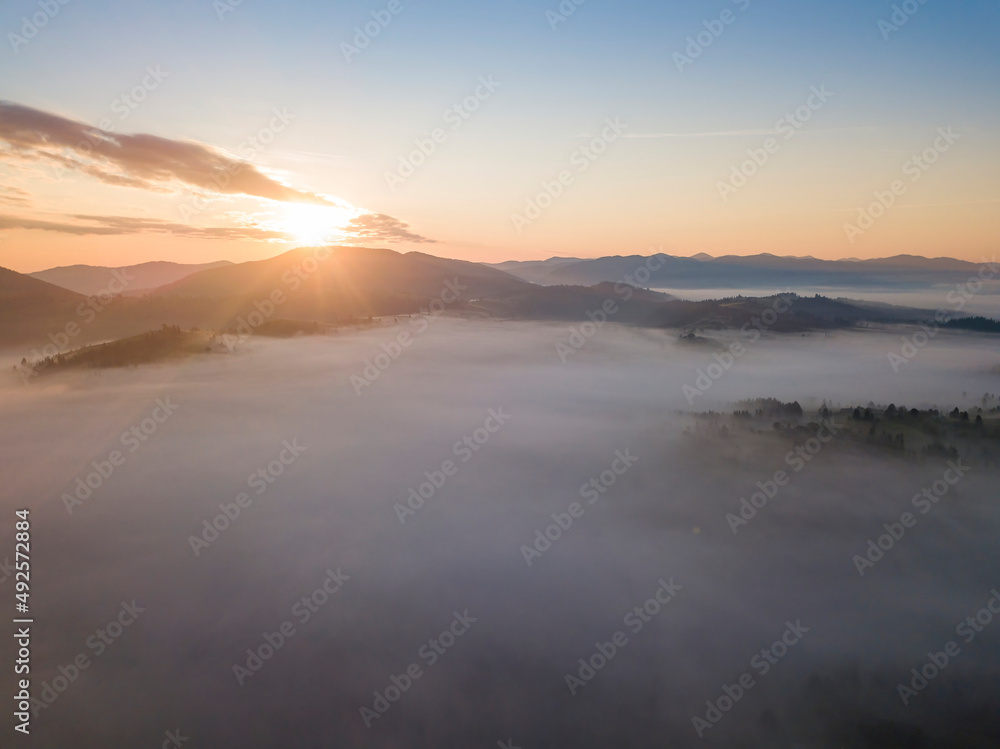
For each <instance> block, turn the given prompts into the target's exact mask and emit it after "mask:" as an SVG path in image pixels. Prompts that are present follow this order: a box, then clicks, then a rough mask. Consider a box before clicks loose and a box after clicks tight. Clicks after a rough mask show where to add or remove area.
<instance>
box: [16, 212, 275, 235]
mask: <svg viewBox="0 0 1000 749" xmlns="http://www.w3.org/2000/svg"><path fill="white" fill-rule="evenodd" d="M60 218H61V219H62V220H54V221H53V220H46V219H30V218H21V217H17V216H5V215H0V231H2V230H4V229H32V230H35V231H52V232H58V233H60V234H74V235H77V236H93V235H105V236H108V235H111V236H113V235H123V234H144V233H148V232H157V233H161V234H175V235H178V236H185V237H193V238H196V239H249V240H255V241H268V240H273V239H287V238H288V235H286V234H284V233H282V232H277V231H268V230H266V229H258V228H255V227H222V226H217V227H213V226H209V227H198V226H187V225H185V224H175V223H171V222H169V221H160V220H159V219H151V218H130V217H127V216H88V215H84V214H71V215H69V216H63V217H60ZM66 219H76V220H78V221H85V222H87V223H86V224H77V223H67V222H66Z"/></svg>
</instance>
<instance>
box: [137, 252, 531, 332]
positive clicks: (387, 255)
mask: <svg viewBox="0 0 1000 749" xmlns="http://www.w3.org/2000/svg"><path fill="white" fill-rule="evenodd" d="M327 254H328V256H326V255H327ZM317 257H320V258H324V257H325V259H318V260H317V259H316V258H317ZM450 283H456V284H457V287H458V288H459V290H460V293H461V297H462V298H463V299H473V298H478V297H484V296H489V297H498V296H499V297H502V296H505V295H507V294H511V293H515V292H517V291H520V290H522V289H524V288H525V287H527V286H528V285H529V284H528V283H527V282H525V281H523V280H521V279H519V278H515V277H514V276H512V275H510V274H508V273H504V272H503V271H500V270H497V269H494V268H490V267H487V266H485V265H482V264H480V263H470V262H467V261H464V260H450V259H446V258H439V257H435V256H433V255H427V254H425V253H422V252H408V253H406V254H400V253H398V252H394V251H392V250H384V249H371V248H366V247H330V248H324V249H322V250H317V249H315V248H299V249H295V250H291V251H289V252H286V253H284V254H282V255H278V256H277V257H273V258H269V259H267V260H259V261H254V262H249V263H240V264H239V265H231V266H227V267H224V268H214V269H211V270H206V271H201V272H200V273H195V274H193V275H191V276H188V277H186V278H183V279H181V280H180V281H177V282H175V283H172V284H168V285H167V286H163V287H161V288H159V289H156V290H155V291H154V292H153V295H154V296H157V297H162V298H188V299H202V300H205V299H211V300H216V301H219V300H225V301H226V303H227V308H228V309H230V310H237V311H239V310H244V311H246V312H249V311H250V310H251V309H253V305H254V303H255V302H257V301H260V300H264V299H268V298H270V297H271V295H272V294H274V293H276V292H277V293H278V294H279V295H283V296H284V297H286V298H287V301H285V302H283V303H282V304H281V314H282V316H292V317H296V318H301V317H304V318H307V319H336V318H342V317H350V316H369V315H394V314H407V313H412V312H417V311H418V310H419V309H420V308H421V307H426V306H427V305H428V304H429V303H430V302H431V300H433V299H435V298H441V297H442V294H444V297H443V298H444V301H445V302H447V303H448V304H452V303H453V301H449V300H450V299H451V298H452V297H453V296H455V294H454V293H453V292H450V291H448V289H449V286H448V284H450Z"/></svg>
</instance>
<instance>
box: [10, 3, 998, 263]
mask: <svg viewBox="0 0 1000 749" xmlns="http://www.w3.org/2000/svg"><path fill="white" fill-rule="evenodd" d="M578 1H579V0H578ZM64 2H65V4H60V0H43V1H42V2H38V0H6V1H5V2H4V3H3V4H2V5H0V32H2V34H3V38H2V39H0V44H2V49H0V100H2V101H3V103H2V104H0V265H3V266H5V267H9V268H13V269H14V270H18V271H22V272H30V271H36V270H40V269H43V268H48V267H52V266H57V265H69V264H74V263H88V264H99V265H125V264H132V263H139V262H145V261H148V260H173V261H178V262H208V261H214V260H233V261H242V260H250V259H259V258H263V257H268V256H272V255H275V254H278V253H279V252H281V251H283V250H284V249H287V248H288V247H290V246H294V245H295V244H303V243H309V244H315V243H318V242H332V243H361V244H370V245H378V246H387V247H391V248H393V249H397V250H401V251H407V250H414V249H416V250H421V251H425V252H429V253H432V254H435V255H442V256H447V257H458V258H465V259H470V260H481V261H488V262H496V261H501V260H511V259H543V258H546V257H550V256H552V255H573V256H579V257H596V256H600V255H614V254H636V253H646V252H647V251H648V250H649V249H650V248H656V249H659V248H662V249H663V251H665V252H668V253H670V254H675V255H694V254H697V253H702V252H704V253H708V254H711V255H724V254H754V253H758V252H772V253H775V254H781V255H813V256H816V257H823V258H842V257H859V258H869V257H884V256H888V255H895V254H901V253H911V254H918V255H928V256H942V255H947V256H953V257H960V258H965V259H969V260H978V259H980V258H981V257H982V256H984V255H991V254H993V253H995V252H996V239H997V236H998V230H1000V177H998V174H1000V170H998V167H1000V127H998V126H1000V85H998V84H1000V45H998V44H997V43H996V39H997V31H998V28H1000V6H998V5H997V3H996V2H990V1H987V0H980V1H972V0H968V1H955V0H948V1H947V2H946V1H945V0H927V2H925V3H923V4H921V3H920V2H919V1H918V0H908V2H905V3H901V4H900V5H898V6H895V9H894V4H893V3H891V2H888V1H885V0H877V1H876V2H861V1H860V0H845V1H838V2H828V3H825V4H810V5H809V6H808V7H804V6H803V5H802V4H801V3H798V2H791V1H786V0H770V2H763V1H762V0H735V2H734V1H732V0H713V1H710V2H709V1H706V2H687V3H662V2H660V3H653V2H638V1H630V0H625V1H623V0H615V2H611V1H610V0H586V1H585V2H582V3H581V4H580V5H579V6H577V5H575V4H574V3H573V2H571V0H566V1H565V2H563V4H562V5H561V6H560V4H559V2H558V0H550V1H548V2H544V1H541V0H539V1H535V2H527V1H524V0H508V2H504V3H498V2H489V3H487V2H478V1H475V0H473V1H469V0H464V1H463V2H458V1H454V2H453V1H450V0H437V1H431V0H391V2H390V1H389V0H369V1H367V2H343V3H341V2H338V3H305V2H296V1H295V0H292V1H290V2H283V3H273V2H272V3H267V2H264V0H243V1H242V2H240V3H239V4H238V5H236V4H232V3H231V2H230V0H216V2H214V3H213V2H212V0H183V1H179V2H178V1H171V2H166V1H159V2H136V1H135V0H128V2H126V1H125V0H121V1H119V2H109V1H106V0H64ZM824 6H825V7H824ZM907 10H909V11H911V12H912V13H911V15H907V13H906V11H907ZM568 11H569V12H568ZM894 13H895V19H894V18H893V17H894ZM32 18H34V19H35V20H34V21H32V20H31V19H32ZM379 19H381V23H380V21H379ZM41 20H44V24H38V23H37V21H41ZM901 20H905V23H899V22H900V21H901ZM880 22H881V24H880ZM366 24H368V28H369V31H371V30H376V29H377V31H378V33H377V35H376V36H374V38H371V39H370V40H368V39H367V38H366V37H359V36H358V32H357V30H356V27H358V28H361V29H362V31H363V30H364V27H365V25H366ZM39 26H40V28H39ZM699 34H701V36H700V38H699ZM689 37H691V39H690V40H689ZM705 42H708V43H707V44H704V43H705ZM692 45H693V46H692ZM126 97H127V98H126ZM786 115H791V117H792V118H793V119H794V120H795V122H794V123H790V122H789V120H788V119H785V118H786ZM803 120H807V121H803ZM608 122H611V123H618V124H617V125H614V126H613V127H612V126H610V125H609V124H608ZM436 129H437V130H438V132H437V134H436V135H437V142H435V140H434V132H433V131H435V130H436ZM942 133H945V134H947V135H942ZM595 138H596V139H597V142H596V144H595V141H594V139H595ZM250 139H254V140H255V141H256V142H254V141H251V140H250ZM769 139H772V140H770V141H769ZM416 141H422V142H423V143H424V149H425V150H430V148H431V146H433V152H432V153H430V155H428V156H426V158H420V156H418V157H417V158H415V159H412V162H421V163H417V164H416V165H414V166H413V168H412V174H411V173H410V169H409V168H408V167H409V165H405V164H404V165H403V166H401V163H402V162H403V161H404V160H410V154H411V153H413V152H414V151H415V149H416V148H417V145H416V144H415V142H416ZM591 147H593V148H594V151H587V152H584V151H581V150H580V149H583V148H588V149H589V148H591ZM748 149H749V151H750V152H751V153H748ZM596 151H602V153H596ZM768 151H770V152H768ZM925 152H927V155H926V156H921V154H924V153H925ZM588 154H590V155H589V156H588ZM754 154H755V155H756V157H757V161H758V163H757V164H755V163H753V162H752V161H748V160H750V159H751V158H752V155H754ZM421 156H422V155H421ZM914 156H918V157H920V159H921V161H920V162H919V163H918V162H914V161H912V159H913V157H914ZM925 158H926V159H928V160H929V161H933V163H927V162H925V161H924V159H925ZM740 169H742V170H743V171H744V172H745V173H750V176H748V177H746V176H745V174H743V175H741V174H739V172H738V171H737V172H736V176H735V177H734V170H740ZM741 177H745V179H741ZM560 178H562V179H561V184H560ZM546 183H547V184H548V185H549V188H548V189H549V190H550V191H551V192H558V193H559V194H558V195H557V196H556V197H555V198H553V199H552V200H551V201H549V200H548V199H547V197H543V198H541V202H542V203H549V202H550V203H551V205H547V206H546V207H544V209H542V210H540V211H539V212H538V213H535V212H534V211H533V210H529V209H528V208H527V207H526V201H528V200H529V199H535V198H536V197H537V196H538V195H539V194H540V193H543V191H544V190H545V187H544V185H545V184H546ZM894 183H896V190H895V194H893V184H894ZM727 184H728V187H727V186H726V185H727ZM730 188H731V189H730ZM875 193H880V194H882V196H883V202H891V204H892V205H891V207H889V208H888V209H886V210H884V211H881V210H879V209H878V208H877V207H876V208H875V209H874V211H873V212H874V213H879V214H882V213H884V215H880V216H878V217H876V218H873V219H872V220H871V221H863V222H862V223H859V221H860V220H861V219H859V213H858V211H859V209H861V208H864V207H867V206H869V205H870V204H872V202H873V201H875V200H876V197H875ZM890 195H891V199H890V198H889V197H887V196H890ZM519 217H520V218H519ZM845 224H850V225H853V226H855V227H856V228H860V229H861V231H853V232H852V231H850V230H849V229H847V228H845ZM852 240H853V241H852Z"/></svg>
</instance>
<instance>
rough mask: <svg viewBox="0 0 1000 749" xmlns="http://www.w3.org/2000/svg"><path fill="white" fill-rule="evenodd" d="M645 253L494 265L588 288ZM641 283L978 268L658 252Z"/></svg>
mask: <svg viewBox="0 0 1000 749" xmlns="http://www.w3.org/2000/svg"><path fill="white" fill-rule="evenodd" d="M649 257H653V256H644V255H628V256H621V255H615V256H610V257H601V258H594V259H580V258H565V257H554V258H550V259H548V260H543V261H526V262H519V261H508V262H504V263H496V264H494V265H493V267H494V268H498V269H500V270H503V271H505V272H507V273H510V274H511V275H514V276H517V277H518V278H522V279H524V280H525V281H530V282H532V283H536V284H542V285H545V286H555V285H559V284H575V285H584V286H592V285H594V284H596V283H601V282H602V281H619V280H621V279H623V278H625V277H626V276H627V275H632V276H634V274H635V273H636V271H637V270H638V269H639V268H641V267H644V265H645V264H646V261H647V259H648V258H649ZM660 259H661V261H662V265H660V266H659V267H657V268H656V270H654V271H651V272H650V275H649V278H648V280H647V281H645V282H644V283H642V284H641V285H643V286H649V287H652V288H661V289H755V288H772V289H773V288H777V287H788V288H792V289H793V290H794V288H795V287H796V286H798V287H829V288H846V287H855V288H884V289H893V290H897V291H898V290H904V289H921V288H929V287H932V286H936V285H939V284H950V283H958V282H963V281H966V280H968V279H969V277H970V276H972V275H974V274H975V273H976V272H977V271H978V270H979V268H980V265H978V264H976V263H969V262H966V261H964V260H955V259H952V258H943V257H942V258H925V257H917V256H914V255H897V256H895V257H889V258H881V259H877V260H818V259H816V258H813V257H779V256H777V255H770V254H766V253H765V254H761V255H749V256H746V257H743V256H737V255H726V256H723V257H711V256H709V255H696V256H694V257H675V256H672V255H662V256H660Z"/></svg>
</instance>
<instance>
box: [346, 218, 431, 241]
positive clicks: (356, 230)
mask: <svg viewBox="0 0 1000 749" xmlns="http://www.w3.org/2000/svg"><path fill="white" fill-rule="evenodd" d="M409 229H410V227H409V224H404V223H403V222H402V221H400V220H399V219H396V218H393V217H392V216H386V215H385V214H384V213H368V214H366V215H364V216H358V217H357V218H353V219H351V221H350V223H349V224H348V225H347V227H346V228H345V229H344V231H345V232H347V233H348V234H349V235H350V236H351V237H352V238H353V240H355V241H364V242H372V241H376V242H417V243H419V242H428V243H434V242H436V241H437V240H434V239H428V238H427V237H422V236H420V235H419V234H414V233H413V232H411V231H410V230H409Z"/></svg>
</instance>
